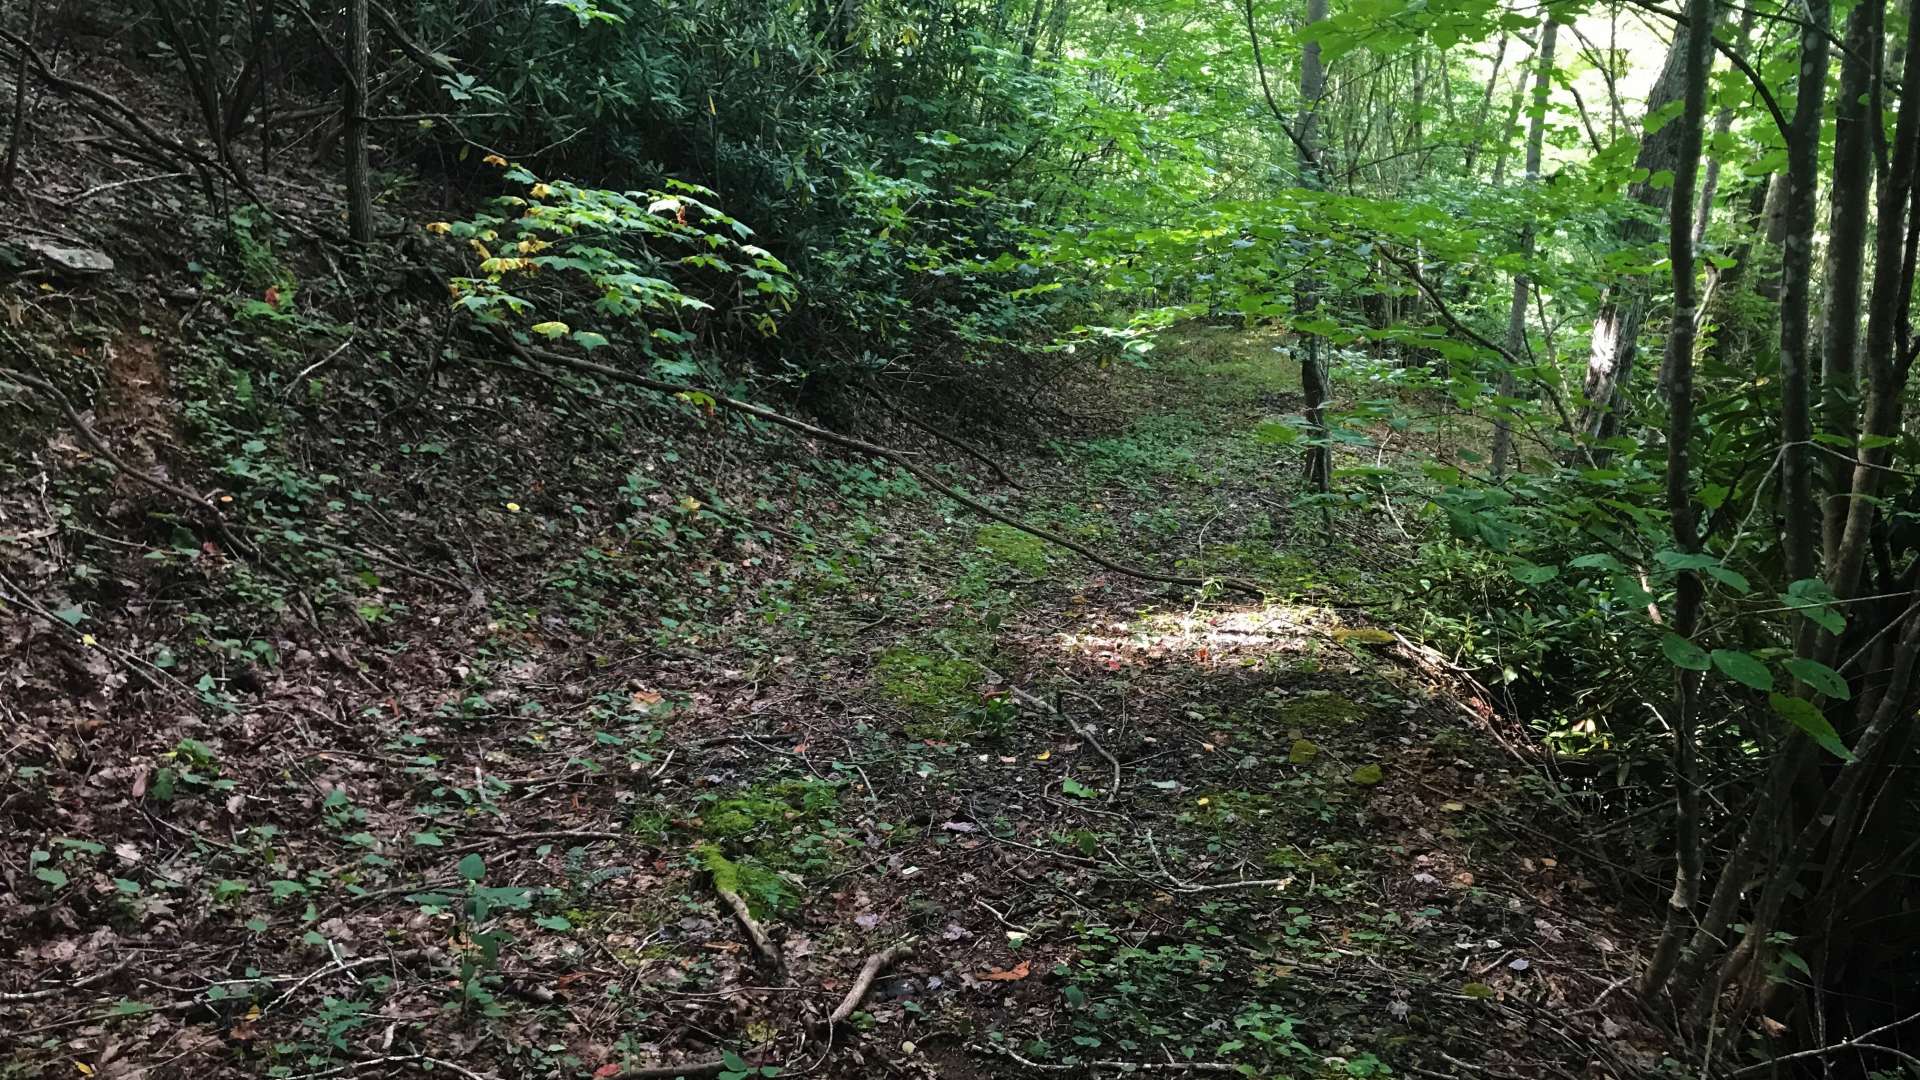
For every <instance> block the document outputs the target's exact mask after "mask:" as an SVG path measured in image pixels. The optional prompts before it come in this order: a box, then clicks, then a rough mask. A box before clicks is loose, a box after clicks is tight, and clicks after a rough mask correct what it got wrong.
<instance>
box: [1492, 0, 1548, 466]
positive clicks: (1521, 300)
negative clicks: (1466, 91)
mask: <svg viewBox="0 0 1920 1080" xmlns="http://www.w3.org/2000/svg"><path fill="white" fill-rule="evenodd" d="M1559 30H1560V24H1559V23H1557V22H1555V21H1554V19H1553V17H1552V16H1551V15H1549V16H1548V17H1547V22H1546V25H1545V26H1543V27H1541V28H1540V48H1539V49H1538V50H1536V52H1535V57H1534V76H1533V106H1532V108H1530V109H1529V110H1528V118H1527V162H1526V169H1527V180H1526V182H1527V186H1528V187H1529V188H1531V187H1533V186H1534V185H1536V184H1538V183H1539V182H1540V152H1541V147H1542V145H1543V144H1544V143H1545V141H1546V133H1547V95H1548V92H1549V91H1550V90H1551V89H1552V83H1553V45H1554V39H1555V38H1556V37H1557V36H1558V34H1559ZM1533 246H1534V224H1533V218H1532V217H1531V215H1529V217H1528V218H1527V223H1526V224H1525V225H1523V226H1521V229H1520V258H1521V261H1522V263H1523V264H1524V263H1526V262H1531V261H1532V260H1533ZM1532 290H1533V278H1532V276H1531V275H1529V274H1528V273H1527V271H1526V269H1525V268H1524V266H1523V267H1522V269H1520V270H1518V271H1516V272H1515V273H1514V275H1513V300H1512V302H1511V303H1510V305H1509V306H1508V308H1507V341H1506V346H1507V356H1508V357H1510V358H1512V360H1518V359H1519V358H1520V357H1521V356H1522V355H1523V354H1524V353H1525V352H1526V350H1527V296H1528V295H1529V294H1530V293H1531V292H1532ZM1499 385H1500V396H1501V397H1503V398H1507V399H1509V400H1510V399H1512V397H1513V396H1514V394H1515V392H1517V391H1518V389H1519V386H1518V384H1517V383H1516V381H1515V375H1514V371H1513V367H1512V361H1511V360H1510V361H1509V363H1508V366H1507V367H1505V368H1504V369H1502V371H1501V372H1500V384H1499ZM1496 415H1497V416H1498V419H1496V420H1495V421H1494V423H1493V479H1494V480H1495V482H1498V481H1501V480H1504V479H1506V476H1507V459H1508V457H1510V456H1511V455H1512V453H1513V416H1512V414H1511V413H1510V412H1509V411H1508V410H1507V409H1506V408H1505V407H1504V406H1502V407H1501V408H1500V409H1499V410H1498V412H1497V413H1496Z"/></svg>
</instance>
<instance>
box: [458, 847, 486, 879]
mask: <svg viewBox="0 0 1920 1080" xmlns="http://www.w3.org/2000/svg"><path fill="white" fill-rule="evenodd" d="M458 869H459V871H460V876H461V877H463V878H466V879H467V880H468V881H479V880H480V879H481V878H483V877H486V876H487V862H486V860H485V859H482V858H481V857H480V856H479V855H477V854H471V855H467V856H465V857H463V858H462V859H461V860H460V865H459V867H458Z"/></svg>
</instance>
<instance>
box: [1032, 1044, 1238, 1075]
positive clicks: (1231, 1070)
mask: <svg viewBox="0 0 1920 1080" xmlns="http://www.w3.org/2000/svg"><path fill="white" fill-rule="evenodd" d="M997 1049H999V1051H1000V1053H1002V1054H1005V1055H1006V1056H1008V1057H1010V1058H1012V1059H1013V1060H1015V1061H1017V1062H1019V1063H1020V1064H1022V1065H1024V1066H1026V1067H1027V1068H1029V1069H1033V1070H1035V1071H1038V1072H1086V1071H1088V1070H1090V1069H1113V1070H1115V1071H1117V1072H1123V1073H1139V1072H1160V1073H1222V1074H1227V1075H1232V1076H1239V1075H1242V1073H1241V1071H1240V1066H1238V1065H1233V1064H1229V1063H1227V1062H1225V1061H1083V1062H1081V1063H1080V1064H1078V1065H1042V1064H1041V1063H1040V1062H1038V1061H1029V1060H1027V1059H1026V1058H1023V1057H1021V1056H1020V1055H1019V1054H1016V1053H1014V1052H1013V1051H1012V1050H1008V1049H1006V1048H1005V1047H999V1048H997Z"/></svg>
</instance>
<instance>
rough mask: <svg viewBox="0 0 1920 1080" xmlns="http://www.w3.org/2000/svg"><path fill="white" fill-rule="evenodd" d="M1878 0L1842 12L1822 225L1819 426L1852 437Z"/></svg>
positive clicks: (1835, 471)
mask: <svg viewBox="0 0 1920 1080" xmlns="http://www.w3.org/2000/svg"><path fill="white" fill-rule="evenodd" d="M1885 16H1886V8H1885V3H1884V0H1861V2H1860V4H1859V6H1858V7H1855V8H1854V9H1853V14H1852V15H1850V16H1848V18H1847V37H1846V46H1847V47H1846V50H1845V52H1844V53H1843V54H1842V56H1841V61H1840V90H1839V94H1838V96H1837V97H1836V98H1835V99H1834V104H1833V114H1834V115H1833V120H1834V136H1833V195H1832V202H1833V209H1832V216H1831V217H1830V218H1829V223H1828V227H1827V234H1828V236H1827V274H1826V296H1825V302H1824V304H1823V309H1824V310H1823V312H1822V316H1821V318H1822V322H1823V324H1824V325H1823V335H1822V336H1823V338H1824V340H1823V341H1822V343H1821V344H1822V349H1821V370H1820V427H1821V430H1822V431H1825V432H1828V433H1831V434H1834V435H1838V436H1840V437H1841V438H1843V439H1845V440H1847V441H1848V442H1852V440H1853V434H1854V414H1855V411H1856V410H1857V409H1858V408H1859V396H1860V393H1859V391H1860V388H1859V381H1858V377H1857V375H1856V372H1857V369H1858V367H1859V361H1858V357H1857V355H1856V353H1857V350H1858V348H1859V344H1860V296H1861V289H1862V285H1863V282H1864V279H1865V275H1866V244H1867V221H1868V217H1867V211H1868V203H1869V199H1868V196H1869V194H1870V189H1871V186H1872V182H1873V141H1874V135H1875V132H1876V129H1877V128H1878V127H1879V124H1880V109H1879V96H1880V95H1879V93H1878V88H1877V81H1876V80H1875V79H1874V75H1875V73H1876V72H1877V69H1878V68H1879V66H1880V56H1879V50H1880V42H1881V37H1882V30H1881V22H1882V20H1883V19H1884V18H1885ZM1821 463H1822V465H1824V466H1825V468H1824V469H1823V471H1822V477H1821V478H1822V480H1823V481H1824V483H1823V484H1822V487H1823V489H1824V490H1825V492H1826V493H1827V494H1829V495H1832V494H1838V493H1839V492H1842V491H1845V490H1846V488H1847V482H1848V481H1849V480H1850V479H1851V475H1850V473H1851V470H1850V469H1849V468H1848V467H1847V464H1848V463H1847V461H1846V459H1845V458H1843V457H1841V456H1840V455H1838V454H1833V455H1829V456H1827V457H1824V458H1823V459H1822V462H1821ZM1821 520H1822V523H1823V528H1822V530H1821V533H1822V550H1823V551H1825V553H1826V557H1827V559H1828V560H1829V561H1831V560H1832V559H1833V557H1834V556H1835V555H1836V554H1838V553H1839V548H1840V537H1841V533H1842V532H1843V531H1844V530H1845V528H1846V521H1847V504H1846V501H1845V500H1844V499H1835V498H1829V499H1827V500H1826V502H1825V505H1824V507H1823V513H1822V515H1821Z"/></svg>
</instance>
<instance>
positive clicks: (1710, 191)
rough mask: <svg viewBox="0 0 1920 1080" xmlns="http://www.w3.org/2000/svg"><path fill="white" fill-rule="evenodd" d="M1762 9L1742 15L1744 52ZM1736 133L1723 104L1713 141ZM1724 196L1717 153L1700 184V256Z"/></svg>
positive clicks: (1696, 231) (1696, 226)
mask: <svg viewBox="0 0 1920 1080" xmlns="http://www.w3.org/2000/svg"><path fill="white" fill-rule="evenodd" d="M1757 15H1758V9H1756V8H1755V7H1754V6H1753V5H1751V4H1749V5H1747V6H1746V7H1745V8H1742V9H1741V12H1740V29H1739V31H1738V33H1737V34H1736V36H1735V38H1734V43H1733V44H1734V47H1735V48H1737V49H1742V50H1744V49H1745V48H1746V45H1747V42H1749V41H1752V40H1753V23H1754V19H1755V17H1756V16H1757ZM1732 133H1733V106H1731V105H1722V106H1721V107H1720V111H1719V112H1717V113H1715V114H1714V117H1713V141H1714V142H1716V143H1718V142H1719V141H1721V140H1722V139H1724V138H1726V137H1727V136H1728V135H1730V134H1732ZM1719 193H1720V154H1718V153H1715V154H1713V155H1712V156H1711V157H1709V158H1708V159H1707V175H1706V177H1705V178H1704V179H1702V180H1701V181H1700V198H1699V200H1698V206H1697V208H1696V209H1695V210H1694V213H1693V249H1694V251H1695V253H1696V254H1697V253H1698V252H1699V250H1700V247H1701V245H1703V244H1705V243H1706V242H1707V224H1708V223H1709V222H1711V221H1712V220H1713V199H1714V196H1715V195H1718V194H1719ZM1707 277H1708V283H1709V284H1708V288H1709V289H1711V288H1712V287H1713V286H1712V282H1713V279H1714V275H1713V272H1712V271H1711V270H1709V271H1708V275H1707Z"/></svg>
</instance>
